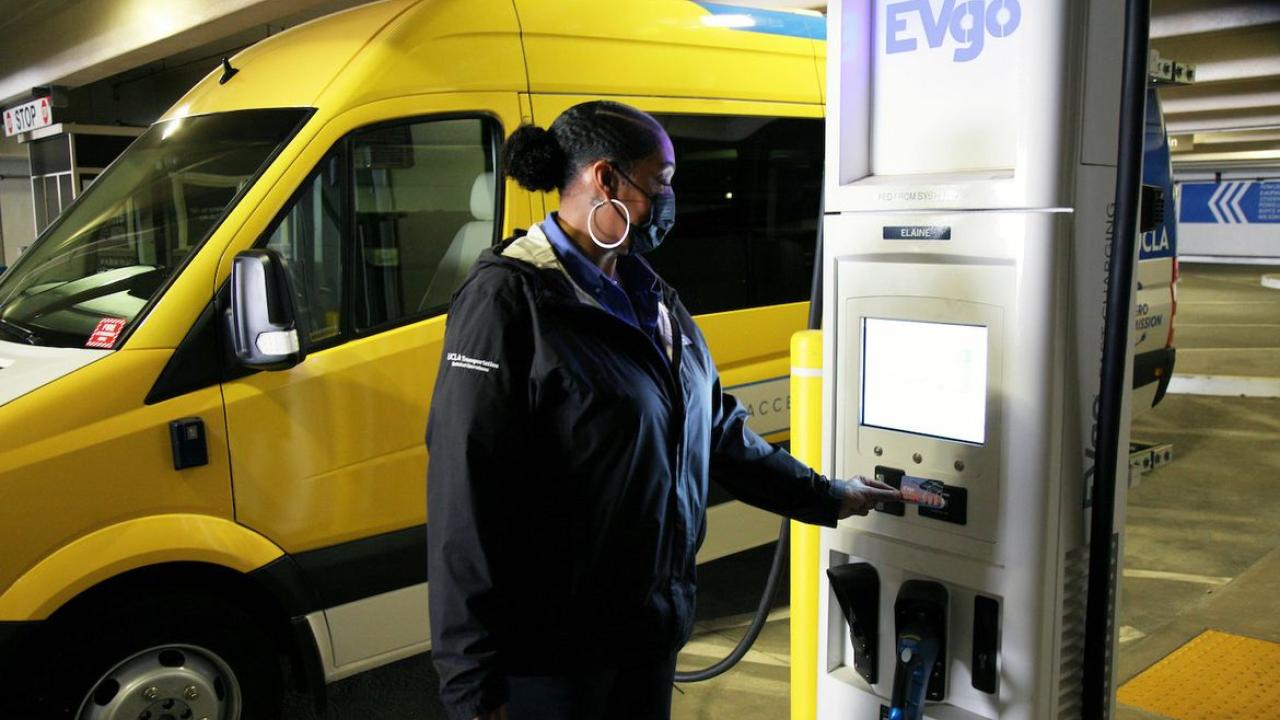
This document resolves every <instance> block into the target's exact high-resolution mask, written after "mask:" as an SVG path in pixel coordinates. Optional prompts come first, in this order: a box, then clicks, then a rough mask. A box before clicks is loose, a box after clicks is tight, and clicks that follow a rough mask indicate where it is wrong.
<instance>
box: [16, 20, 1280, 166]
mask: <svg viewBox="0 0 1280 720" xmlns="http://www.w3.org/2000/svg"><path fill="white" fill-rule="evenodd" d="M362 1H364V0H22V1H21V2H16V1H15V0H0V10H2V11H3V12H0V68H4V70H0V100H4V101H6V102H5V104H11V103H12V102H14V101H16V100H18V99H21V98H24V97H27V96H28V93H29V91H30V88H31V87H33V86H35V85H44V84H49V83H58V84H64V85H69V86H73V87H74V86H81V85H85V84H87V83H90V82H94V81H96V80H99V79H102V78H105V77H108V76H112V75H115V74H118V73H121V72H125V71H128V70H130V69H133V68H138V67H140V66H142V65H145V64H147V63H152V62H156V61H158V60H162V59H169V58H173V57H175V56H178V55H180V54H182V53H184V52H189V51H190V49H191V48H194V47H198V46H201V45H204V44H207V43H213V42H217V41H221V40H225V39H226V38H228V37H232V36H235V35H237V34H243V33H246V32H250V31H252V29H253V28H256V27H265V26H267V25H268V24H272V25H277V26H278V25H281V24H283V25H290V24H295V23H297V22H299V21H301V20H304V19H307V18H309V17H315V16H317V15H320V14H324V13H328V12H332V11H334V10H337V9H341V8H343V7H349V6H351V5H356V4H360V3H361V2H362ZM721 1H723V2H729V3H734V4H740V5H750V6H757V7H772V8H792V9H814V10H825V8H826V2H823V1H822V0H816V1H815V0H721ZM1026 1H1027V0H1024V2H1026ZM1116 1H1118V0H1116ZM1151 38H1152V40H1151V45H1152V48H1153V49H1155V50H1156V51H1158V52H1159V53H1160V55H1161V56H1162V57H1165V58H1169V59H1172V60H1175V61H1179V62H1185V63H1194V64H1195V65H1196V66H1197V82H1196V83H1195V84H1194V85H1190V86H1185V87H1167V88H1164V89H1162V90H1161V98H1162V101H1163V103H1164V109H1165V114H1166V120H1167V123H1168V128H1169V132H1170V134H1171V135H1173V136H1174V138H1175V140H1176V142H1177V145H1176V148H1175V163H1178V164H1179V165H1185V166H1187V167H1191V166H1205V165H1206V163H1207V164H1208V165H1215V164H1216V165H1221V166H1222V167H1223V168H1229V167H1237V166H1239V165H1240V164H1243V165H1245V166H1250V167H1252V166H1256V165H1258V164H1259V163H1262V164H1270V165H1272V166H1277V165H1280V139H1278V138H1277V133H1278V132H1280V0H1152V21H1151ZM250 41H251V40H250Z"/></svg>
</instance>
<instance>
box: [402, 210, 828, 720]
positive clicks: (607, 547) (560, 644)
mask: <svg viewBox="0 0 1280 720" xmlns="http://www.w3.org/2000/svg"><path fill="white" fill-rule="evenodd" d="M662 298H663V301H662V306H661V308H660V314H661V317H660V323H659V325H660V335H661V340H662V343H661V346H659V345H655V344H654V342H653V341H652V340H651V339H650V338H649V337H647V336H646V335H645V333H644V332H642V331H640V330H639V329H637V328H636V327H634V326H632V325H630V324H628V323H626V322H624V321H622V320H620V319H618V318H617V317H615V316H613V315H611V314H609V313H608V312H606V311H605V310H604V309H602V308H601V307H600V306H599V304H598V303H596V302H595V301H594V300H593V299H592V298H591V297H590V296H589V295H587V294H586V293H585V292H584V291H582V290H581V289H580V288H578V287H577V286H575V285H574V283H573V282H572V281H571V280H570V278H569V276H568V274H567V273H566V272H565V270H564V268H563V266H562V265H561V263H560V262H559V260H558V259H557V257H556V255H555V253H554V252H553V250H552V247H551V245H550V243H549V242H548V241H547V239H546V236H545V235H543V234H542V232H541V230H540V228H538V227H537V226H535V227H534V228H533V229H532V230H531V231H530V234H529V235H526V236H524V237H520V238H517V239H515V240H509V241H507V242H506V243H504V244H503V245H501V246H499V247H498V248H496V249H494V250H486V251H485V252H484V253H483V254H482V255H481V257H480V259H479V261H478V262H477V263H476V266H475V267H474V268H473V270H472V272H471V274H470V276H469V277H468V278H467V280H466V281H465V282H464V284H463V286H462V287H461V288H460V289H459V290H458V292H457V294H456V295H455V296H454V300H453V304H452V305H451V306H450V309H449V319H448V326H447V329H446V332H445V344H444V353H443V357H442V358H441V363H440V370H439V375H438V376H437V379H436V386H435V393H434V396H433V399H432V403H431V415H430V420H429V422H428V429H427V450H428V454H429V462H428V470H427V474H428V477H429V478H430V481H429V482H428V484H427V539H428V580H429V588H430V615H431V641H432V659H433V662H434V663H435V666H436V668H437V670H438V672H439V674H440V681H441V699H442V701H443V702H444V705H445V708H446V709H447V711H448V713H449V716H450V717H451V718H455V719H462V720H470V718H472V717H474V716H475V715H477V714H478V713H480V712H483V711H486V710H489V709H492V708H494V707H497V706H498V705H500V704H502V702H503V701H505V699H506V690H505V678H506V677H507V676H508V675H510V674H519V675H545V674H554V673H557V672H564V671H567V670H570V669H575V668H582V667H591V666H599V665H601V664H609V663H617V662H618V661H619V660H621V659H626V660H627V661H636V660H644V659H646V658H652V659H655V660H656V659H659V658H663V657H670V656H671V655H672V654H673V653H675V652H676V651H677V650H678V649H679V648H680V647H681V646H682V645H683V644H684V643H685V641H687V640H688V638H689V634H690V632H691V630H692V627H693V617H694V588H695V562H696V559H695V558H696V554H697V550H698V547H699V545H700V544H701V542H702V538H703V535H704V534H705V532H706V506H707V481H708V478H711V479H714V480H716V481H717V482H719V483H721V484H722V485H723V486H724V487H725V488H726V489H727V490H729V491H730V492H731V493H732V494H733V495H734V496H736V497H737V498H739V499H741V500H743V501H745V502H747V503H749V504H751V505H755V506H756V507H760V508H764V509H766V510H771V511H773V512H777V513H780V514H782V515H786V516H788V517H792V518H796V519H799V520H803V521H806V522H812V523H818V524H823V525H828V526H834V524H835V521H836V514H837V511H838V502H837V501H836V500H834V499H832V498H831V497H830V496H829V494H828V488H829V486H830V483H829V482H828V480H827V479H826V478H825V477H823V476H821V475H819V474H817V473H815V472H813V471H812V470H811V469H810V468H809V467H808V466H806V465H804V464H802V463H800V462H799V461H797V460H796V459H795V458H793V457H791V456H790V455H789V454H787V453H786V452H785V451H783V450H781V449H777V448H775V447H773V446H772V445H770V444H769V443H767V442H765V441H764V440H763V439H761V438H760V437H759V436H758V435H756V434H755V433H753V432H752V431H751V430H749V429H748V428H747V413H746V411H745V409H743V408H742V407H741V406H740V405H739V404H738V403H737V401H736V400H735V399H734V398H733V396H731V395H728V394H726V393H724V392H723V391H722V390H721V387H720V379H719V374H718V373H717V372H716V368H715V365H714V364H713V362H712V360H711V355H710V353H709V352H708V350H707V344H706V340H705V339H704V338H703V336H702V333H701V332H699V330H698V327H697V325H695V324H694V321H693V318H692V317H690V315H689V313H688V312H687V311H686V310H685V308H684V306H683V305H682V304H681V303H680V301H679V299H678V298H677V297H676V294H675V292H673V291H672V290H671V288H670V287H668V286H665V284H664V285H663V287H662ZM664 351H665V352H666V353H667V354H668V357H667V358H663V357H662V356H661V354H660V353H662V352H664Z"/></svg>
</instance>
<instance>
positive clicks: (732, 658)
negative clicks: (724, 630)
mask: <svg viewBox="0 0 1280 720" xmlns="http://www.w3.org/2000/svg"><path fill="white" fill-rule="evenodd" d="M790 540H791V521H790V520H788V519H786V518H783V519H782V528H781V529H780V530H778V547H777V548H775V549H774V551H773V565H771V566H770V567H769V579H768V580H766V581H765V584H764V593H763V594H762V595H761V596H760V605H759V606H757V607H756V615H755V617H753V618H751V625H750V626H749V627H747V632H746V634H745V635H743V636H742V639H741V640H739V641H738V646H737V647H735V648H734V649H733V652H731V653H729V655H728V656H727V657H725V658H724V659H723V660H721V661H720V662H718V663H716V664H715V665H712V666H711V667H708V668H703V669H702V670H690V671H688V672H678V673H676V682H682V683H691V682H702V681H703V680H710V679H711V678H713V677H715V676H717V675H720V674H721V673H723V672H724V671H725V670H728V669H729V668H731V667H733V666H734V665H737V664H738V661H739V660H741V659H742V658H743V656H745V655H746V654H747V651H748V650H750V649H751V646H752V645H753V644H755V641H756V638H758V637H760V631H761V630H763V629H764V624H765V622H766V621H767V620H768V619H769V610H770V609H772V608H773V601H774V600H775V599H777V597H778V589H779V588H780V587H782V575H783V568H784V567H786V565H787V563H786V557H787V546H788V545H789V544H790V542H789V541H790Z"/></svg>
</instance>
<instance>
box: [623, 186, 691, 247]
mask: <svg viewBox="0 0 1280 720" xmlns="http://www.w3.org/2000/svg"><path fill="white" fill-rule="evenodd" d="M614 170H617V171H618V174H619V175H621V176H622V177H623V178H624V179H625V180H626V181H627V182H629V183H631V186H632V187H634V188H635V189H637V190H639V191H640V192H642V193H643V192H644V189H643V188H641V187H640V186H639V185H638V184H636V181H635V180H632V179H631V176H629V175H627V174H626V173H624V172H622V171H621V170H618V168H616V167H615V168H614ZM645 197H647V198H649V219H648V220H646V221H645V223H644V224H643V225H636V224H635V223H632V224H631V252H633V253H638V254H641V255H643V254H644V253H647V252H650V251H652V250H653V249H654V248H656V247H658V246H659V245H661V244H662V241H663V240H665V239H666V237H667V233H669V232H671V227H672V226H673V225H675V224H676V194H675V193H674V192H672V191H671V188H666V189H664V190H663V191H662V192H657V193H654V194H652V195H649V194H648V193H645Z"/></svg>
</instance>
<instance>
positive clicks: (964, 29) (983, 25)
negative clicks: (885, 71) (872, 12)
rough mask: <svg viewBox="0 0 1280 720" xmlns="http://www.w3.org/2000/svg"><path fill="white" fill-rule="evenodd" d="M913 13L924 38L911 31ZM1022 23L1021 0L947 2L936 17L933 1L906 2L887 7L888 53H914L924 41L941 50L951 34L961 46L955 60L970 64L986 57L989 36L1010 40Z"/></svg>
mask: <svg viewBox="0 0 1280 720" xmlns="http://www.w3.org/2000/svg"><path fill="white" fill-rule="evenodd" d="M912 14H916V15H919V16H920V25H921V26H922V27H923V29H924V37H923V38H919V37H914V36H913V35H914V34H913V33H912V32H909V31H908V30H907V18H909V17H910V16H911V15H912ZM1021 22H1022V6H1021V5H1019V4H1018V0H960V1H959V2H957V0H943V3H942V7H940V8H938V12H937V13H936V14H935V13H934V11H933V8H932V7H931V4H930V2H929V0H903V2H895V3H889V4H888V5H887V6H885V24H884V34H885V38H884V51H885V53H886V54H889V55H892V54H894V53H904V52H913V51H915V50H916V49H917V47H918V45H919V42H918V41H919V40H921V39H923V40H924V41H925V42H927V43H928V44H929V47H931V48H938V47H942V42H943V41H944V40H946V38H947V36H948V35H950V36H951V39H952V40H954V41H955V42H957V43H960V45H961V46H960V47H958V48H956V51H955V54H953V55H952V57H951V59H952V60H953V61H955V62H969V61H970V60H973V59H974V58H976V57H978V56H979V55H981V54H982V48H983V47H984V45H985V43H986V36H987V35H990V36H991V37H993V38H1002V37H1009V36H1010V35H1012V34H1013V31H1014V30H1017V29H1018V25H1019V24H1020V23H1021Z"/></svg>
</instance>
